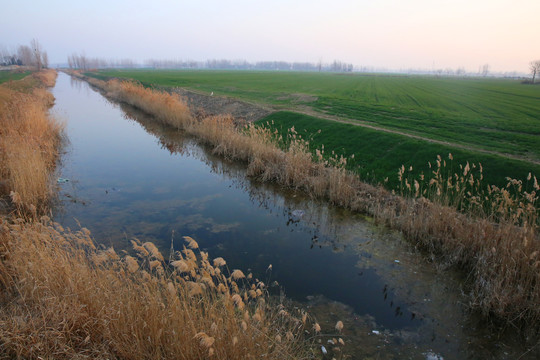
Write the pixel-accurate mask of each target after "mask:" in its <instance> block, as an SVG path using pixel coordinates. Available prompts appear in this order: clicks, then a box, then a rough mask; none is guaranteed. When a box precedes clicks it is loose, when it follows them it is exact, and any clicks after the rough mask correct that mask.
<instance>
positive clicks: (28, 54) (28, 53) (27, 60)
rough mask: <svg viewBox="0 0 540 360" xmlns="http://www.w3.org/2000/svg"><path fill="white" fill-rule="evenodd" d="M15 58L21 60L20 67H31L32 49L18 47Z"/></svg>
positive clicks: (24, 46) (22, 46)
mask: <svg viewBox="0 0 540 360" xmlns="http://www.w3.org/2000/svg"><path fill="white" fill-rule="evenodd" d="M17 57H18V58H19V59H20V60H21V63H22V65H26V66H29V65H32V63H33V61H32V60H33V55H32V49H30V47H29V46H26V45H20V46H19V48H18V49H17Z"/></svg>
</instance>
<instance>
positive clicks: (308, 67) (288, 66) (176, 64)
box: [67, 53, 353, 72]
mask: <svg viewBox="0 0 540 360" xmlns="http://www.w3.org/2000/svg"><path fill="white" fill-rule="evenodd" d="M67 62H68V66H69V68H71V69H82V70H88V69H105V68H138V67H146V68H154V69H214V70H279V71H332V72H352V71H353V64H349V63H345V62H342V61H339V60H335V61H334V62H332V63H330V64H322V63H321V62H319V63H317V64H315V63H310V62H286V61H258V62H248V61H246V60H226V59H221V60H217V59H213V60H207V61H194V60H157V59H149V60H146V61H145V62H144V63H143V64H138V63H136V62H134V61H133V60H130V59H121V60H106V59H100V58H93V57H88V56H86V55H85V54H84V53H81V54H76V53H74V54H72V55H70V56H68V59H67Z"/></svg>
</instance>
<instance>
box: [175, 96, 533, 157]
mask: <svg viewBox="0 0 540 360" xmlns="http://www.w3.org/2000/svg"><path fill="white" fill-rule="evenodd" d="M168 90H169V91H172V92H175V93H177V94H179V95H181V96H182V97H183V98H184V99H186V101H187V102H188V104H189V107H190V108H191V110H192V111H193V112H194V114H195V116H197V117H199V116H207V115H226V114H227V115H232V116H233V117H234V118H235V119H239V120H245V121H249V122H253V121H257V120H259V119H262V118H264V117H265V116H268V115H270V114H271V113H273V112H276V111H291V112H296V113H300V114H304V115H308V116H313V117H317V118H320V119H325V120H330V121H336V122H340V123H344V124H351V125H355V126H362V127H365V128H369V129H373V130H377V131H382V132H386V133H390V134H397V135H401V136H406V137H408V138H412V139H417V140H422V141H427V142H430V143H433V144H440V145H445V146H450V147H453V148H456V149H462V150H468V151H474V152H479V153H484V154H491V155H497V156H500V157H503V158H507V159H512V160H519V161H525V162H528V163H531V164H535V165H540V161H538V160H534V159H530V158H526V157H523V156H518V155H512V154H506V153H501V152H498V151H492V150H486V149H482V148H479V147H475V146H470V145H464V144H458V143H453V142H449V141H442V140H436V139H431V138H427V137H423V136H420V135H415V134H410V133H407V132H402V131H399V130H392V129H388V128H384V127H380V126H376V125H373V124H371V123H368V122H367V121H363V120H359V119H351V118H343V117H338V116H335V115H330V114H325V113H322V112H318V111H315V110H313V108H311V107H310V106H308V105H305V104H303V105H300V104H299V105H298V106H295V107H289V108H284V107H277V106H276V107H271V106H264V105H262V104H258V103H250V102H247V101H243V100H238V99H236V98H230V97H227V96H211V95H207V94H205V93H200V92H196V91H193V90H191V89H190V90H188V89H183V88H174V89H168Z"/></svg>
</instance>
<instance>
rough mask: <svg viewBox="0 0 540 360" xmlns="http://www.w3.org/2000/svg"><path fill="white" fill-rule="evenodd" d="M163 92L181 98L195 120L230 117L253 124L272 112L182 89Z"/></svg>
mask: <svg viewBox="0 0 540 360" xmlns="http://www.w3.org/2000/svg"><path fill="white" fill-rule="evenodd" d="M164 90H167V91H169V92H172V93H177V94H179V95H180V96H182V97H183V98H184V99H185V100H186V102H187V103H188V105H189V108H190V110H191V112H192V113H193V115H194V116H196V117H197V118H204V117H206V116H212V115H231V116H232V117H233V118H235V119H236V120H240V121H247V122H253V121H257V120H259V119H262V118H263V117H265V116H267V115H270V114H271V113H272V112H274V110H272V109H270V108H266V107H262V106H260V105H255V104H251V103H247V102H244V101H240V100H237V99H232V98H228V97H225V96H216V95H206V94H201V93H197V92H193V91H190V90H186V89H183V88H172V89H171V88H165V89H164Z"/></svg>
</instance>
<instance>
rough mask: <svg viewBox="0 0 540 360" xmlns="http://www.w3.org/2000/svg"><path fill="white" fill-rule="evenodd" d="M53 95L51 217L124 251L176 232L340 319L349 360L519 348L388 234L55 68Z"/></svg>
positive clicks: (175, 238) (330, 320)
mask: <svg viewBox="0 0 540 360" xmlns="http://www.w3.org/2000/svg"><path fill="white" fill-rule="evenodd" d="M53 94H54V96H55V97H56V104H55V107H54V109H53V113H54V114H55V115H56V116H57V117H59V118H61V119H64V120H65V122H66V133H67V137H68V138H69V142H68V144H67V145H66V146H65V153H64V154H63V156H62V160H61V164H60V168H59V171H58V178H59V181H58V186H59V198H58V201H57V204H56V206H55V208H54V211H53V217H54V219H55V221H57V222H59V223H61V224H62V225H63V226H65V227H70V228H72V229H78V228H79V227H81V226H82V227H87V228H88V229H90V230H91V232H92V234H93V237H94V238H95V240H96V242H98V243H101V244H103V245H105V246H113V247H114V248H115V249H116V250H127V251H129V250H130V243H129V241H130V240H131V239H133V238H138V239H140V240H142V241H152V242H154V243H155V244H156V245H157V246H158V247H159V248H160V249H161V250H162V251H163V253H164V254H166V253H168V251H169V249H170V248H171V243H172V244H173V246H174V248H175V249H180V248H181V246H182V245H183V244H182V236H185V235H189V236H191V237H193V238H194V239H196V240H197V241H198V243H199V245H200V247H201V248H202V249H204V250H205V251H208V252H209V253H210V257H211V258H214V257H218V256H222V257H224V258H225V259H226V260H227V263H228V266H229V268H230V269H237V268H239V269H242V270H243V271H244V272H246V273H247V272H252V273H253V276H254V277H257V278H259V279H261V280H263V281H265V282H266V283H268V284H273V293H274V294H276V295H280V296H281V295H283V294H284V295H285V297H286V298H287V299H289V301H290V302H292V304H293V305H294V306H302V307H305V308H308V309H309V312H310V314H311V315H312V316H314V317H315V318H316V319H317V320H318V321H319V322H320V323H321V325H322V326H323V331H324V330H326V331H327V332H330V333H332V330H333V326H334V324H335V323H336V321H337V320H342V321H343V322H344V324H345V329H344V340H345V341H346V343H347V345H346V346H345V348H344V350H345V351H346V354H349V355H351V358H354V359H361V358H373V359H443V358H444V359H467V358H469V359H482V358H485V359H507V358H508V359H514V358H517V357H519V356H521V355H522V354H523V353H524V352H525V350H526V349H525V348H524V347H522V346H520V344H519V342H517V340H516V341H514V340H511V339H508V334H504V335H501V336H504V339H505V340H504V341H503V340H501V338H500V336H499V333H498V332H496V331H493V330H490V329H489V328H488V326H487V325H485V324H482V323H481V322H479V321H478V320H477V318H476V316H475V315H474V314H471V313H470V312H469V311H468V310H467V308H466V306H465V305H466V303H467V298H466V297H465V296H463V295H462V292H463V291H465V290H463V289H462V285H461V281H460V279H459V278H458V277H457V276H456V275H455V274H453V273H452V272H451V271H449V270H444V269H438V268H437V267H436V266H435V265H434V264H432V263H430V262H429V261H428V259H426V258H425V257H423V256H422V255H421V254H419V253H418V252H417V251H415V250H414V249H412V248H411V247H410V245H408V244H407V243H406V242H404V241H403V240H402V238H401V237H400V235H399V234H398V233H395V232H391V231H389V230H386V229H384V228H381V227H377V226H376V225H374V224H373V223H372V222H371V221H370V219H366V218H364V217H362V216H360V215H357V214H351V213H350V212H347V211H344V210H341V209H337V208H334V207H330V206H328V205H327V204H325V203H321V202H318V201H314V200H312V199H310V198H308V197H306V196H304V195H303V194H301V193H298V192H292V191H288V190H284V189H282V188H279V187H276V186H273V185H271V184H270V185H269V184H260V183H257V182H254V181H252V180H250V179H249V178H247V177H246V175H245V168H244V166H243V165H242V164H237V163H231V162H227V161H224V160H223V159H221V158H218V157H216V156H214V155H212V153H211V151H209V150H208V149H206V148H204V147H201V146H199V145H198V144H197V142H196V141H195V140H194V139H192V138H189V137H185V136H184V135H183V134H182V133H180V132H178V131H176V130H173V129H170V128H166V127H163V126H161V125H158V124H156V123H155V122H154V121H153V120H152V119H151V118H149V117H148V116H147V115H145V114H143V113H141V112H140V111H137V110H135V109H133V108H130V107H127V106H125V105H118V104H115V103H111V102H110V101H108V100H107V99H105V98H104V97H103V96H102V95H101V94H100V93H99V92H96V91H95V90H94V89H92V88H91V87H90V86H89V85H88V84H87V83H85V82H81V81H79V80H76V79H73V78H71V77H69V76H67V75H65V74H63V73H60V74H59V77H58V80H57V84H56V86H55V88H54V89H53ZM270 264H271V265H272V267H271V269H269V265H270ZM325 341H326V340H325ZM325 345H326V346H328V345H327V344H325ZM529 355H532V356H534V354H532V352H529V353H527V354H524V356H523V357H522V358H523V359H527V358H529V357H528V356H529ZM531 358H532V357H531Z"/></svg>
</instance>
